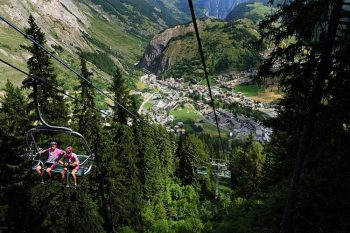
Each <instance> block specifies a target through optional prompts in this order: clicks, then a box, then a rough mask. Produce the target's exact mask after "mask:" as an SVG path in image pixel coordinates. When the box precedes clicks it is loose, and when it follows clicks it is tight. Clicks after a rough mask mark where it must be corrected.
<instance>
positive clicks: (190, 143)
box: [176, 134, 209, 185]
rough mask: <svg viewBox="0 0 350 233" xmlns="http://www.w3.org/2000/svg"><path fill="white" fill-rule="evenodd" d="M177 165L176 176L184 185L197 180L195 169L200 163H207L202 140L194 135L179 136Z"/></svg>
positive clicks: (207, 157)
mask: <svg viewBox="0 0 350 233" xmlns="http://www.w3.org/2000/svg"><path fill="white" fill-rule="evenodd" d="M176 154H177V157H178V158H179V166H178V168H177V176H178V177H179V178H180V179H181V181H182V183H183V184H184V185H191V184H194V183H196V182H197V181H198V175H197V169H198V167H199V166H200V165H207V164H205V163H206V162H208V161H209V155H208V153H207V149H206V148H205V146H204V144H203V142H202V141H201V140H200V139H199V138H198V137H197V136H195V135H192V134H191V135H186V136H184V137H182V138H180V141H179V148H178V149H177V152H176Z"/></svg>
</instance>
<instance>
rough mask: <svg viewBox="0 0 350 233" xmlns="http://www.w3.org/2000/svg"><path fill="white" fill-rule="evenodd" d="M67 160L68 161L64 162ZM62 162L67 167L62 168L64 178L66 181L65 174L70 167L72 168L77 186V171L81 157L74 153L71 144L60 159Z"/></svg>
mask: <svg viewBox="0 0 350 233" xmlns="http://www.w3.org/2000/svg"><path fill="white" fill-rule="evenodd" d="M63 160H65V161H66V162H63ZM58 162H59V163H60V164H62V165H64V166H65V168H64V169H63V170H62V173H61V174H62V180H63V183H64V182H65V179H64V175H65V174H66V172H67V170H68V167H70V168H71V169H72V177H73V181H74V186H75V187H76V186H77V175H76V173H77V171H78V170H79V168H80V166H79V159H78V156H77V155H76V154H75V153H73V148H72V147H71V146H69V147H67V149H66V153H65V154H64V155H63V156H62V158H61V159H60V160H59V161H58Z"/></svg>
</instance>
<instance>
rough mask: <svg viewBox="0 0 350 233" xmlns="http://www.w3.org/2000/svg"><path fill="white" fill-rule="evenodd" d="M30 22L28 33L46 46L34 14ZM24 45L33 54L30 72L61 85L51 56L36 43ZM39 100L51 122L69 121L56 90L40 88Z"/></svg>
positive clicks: (29, 62) (45, 115) (46, 118)
mask: <svg viewBox="0 0 350 233" xmlns="http://www.w3.org/2000/svg"><path fill="white" fill-rule="evenodd" d="M28 23H29V28H26V30H25V32H26V34H27V35H28V36H30V37H31V38H32V39H34V40H35V41H36V42H38V43H39V44H40V45H42V46H44V45H45V43H46V39H45V34H44V33H43V32H42V31H41V29H40V28H39V27H38V25H37V24H36V22H35V20H34V17H33V15H30V16H29V20H28ZM22 47H23V48H24V49H25V50H27V51H28V52H29V53H30V54H31V57H30V58H29V60H28V61H27V66H28V69H29V73H31V74H33V75H36V76H37V77H40V78H42V79H44V80H46V81H47V82H48V83H49V84H50V85H52V86H54V87H59V86H60V83H59V82H58V81H57V75H56V74H55V73H54V68H53V65H52V63H51V57H50V56H49V55H48V54H46V53H45V51H44V50H42V49H40V47H39V46H38V45H36V44H34V43H33V44H32V45H30V46H27V45H22ZM38 101H39V103H40V105H41V111H42V113H43V116H44V118H45V120H47V122H48V123H49V124H52V125H65V124H66V123H67V116H68V115H69V113H67V111H68V109H67V108H66V105H65V102H64V100H63V97H62V96H61V95H59V94H58V93H57V92H55V90H53V89H51V88H49V87H44V88H43V87H41V88H38ZM31 105H32V108H34V104H33V103H32V104H31Z"/></svg>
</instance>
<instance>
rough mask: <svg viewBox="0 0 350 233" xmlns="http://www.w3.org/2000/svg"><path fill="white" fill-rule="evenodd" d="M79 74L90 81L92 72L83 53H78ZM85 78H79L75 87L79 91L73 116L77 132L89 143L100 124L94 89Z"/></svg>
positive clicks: (91, 142)
mask: <svg viewBox="0 0 350 233" xmlns="http://www.w3.org/2000/svg"><path fill="white" fill-rule="evenodd" d="M80 65H81V75H82V76H83V77H84V78H85V80H87V81H90V82H91V78H90V77H91V76H92V73H91V72H90V71H89V70H88V68H87V66H86V60H85V58H84V55H83V54H81V55H80ZM85 80H80V85H79V86H78V87H76V88H75V89H76V90H78V91H80V95H79V97H78V99H79V101H78V102H76V103H75V109H74V118H75V119H76V121H77V124H78V129H79V132H80V133H81V134H82V135H83V136H84V137H85V138H86V140H87V141H88V143H89V144H93V143H94V142H95V132H96V130H97V128H99V127H100V125H101V114H100V113H99V112H98V111H96V110H95V109H94V108H96V104H95V90H94V88H93V87H92V86H91V85H89V84H88V83H87V82H86V81H85Z"/></svg>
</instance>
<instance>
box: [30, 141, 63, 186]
mask: <svg viewBox="0 0 350 233" xmlns="http://www.w3.org/2000/svg"><path fill="white" fill-rule="evenodd" d="M45 152H47V153H48V154H49V155H48V159H47V160H46V162H45V167H46V172H47V174H48V175H49V176H50V179H51V177H52V174H51V170H52V169H54V168H55V167H56V165H57V160H58V159H59V157H60V155H61V154H62V150H60V149H58V148H57V143H56V142H51V143H50V147H49V148H48V149H46V150H42V151H40V152H39V153H40V154H42V153H45ZM41 168H42V167H41V165H40V164H39V165H38V166H37V167H36V168H35V171H36V172H37V173H38V174H39V175H40V176H42V175H43V174H42V173H41Z"/></svg>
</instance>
